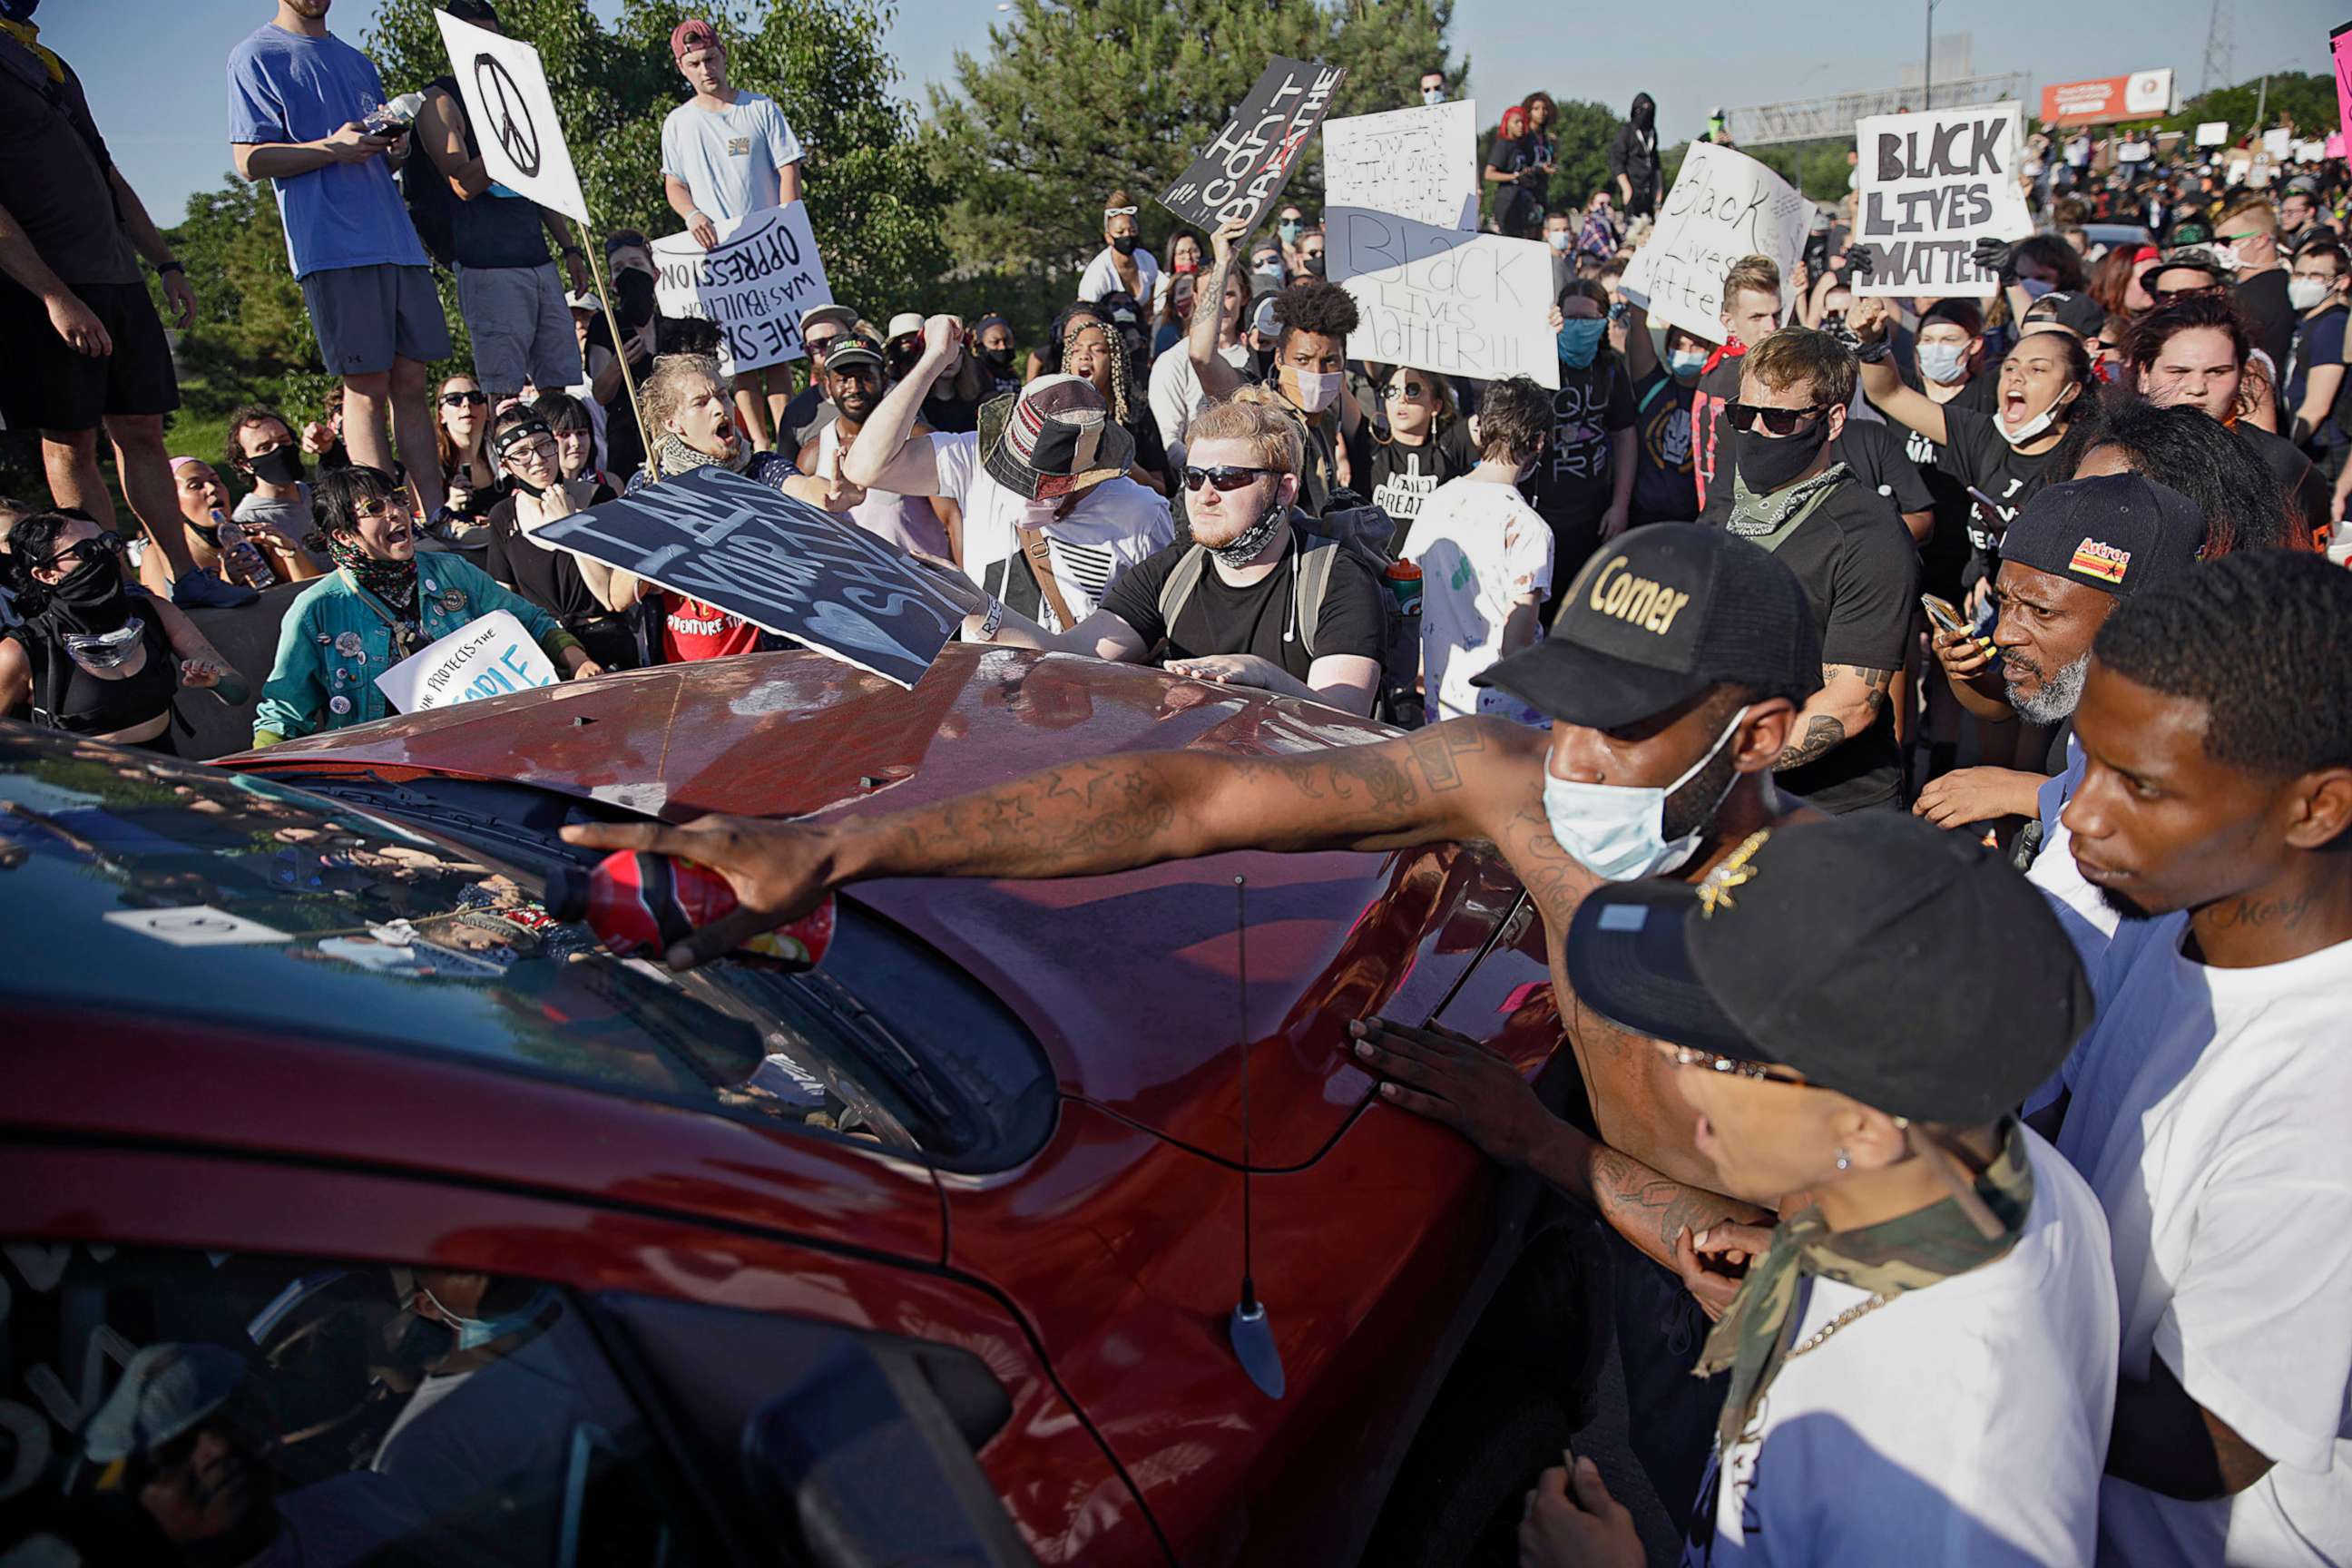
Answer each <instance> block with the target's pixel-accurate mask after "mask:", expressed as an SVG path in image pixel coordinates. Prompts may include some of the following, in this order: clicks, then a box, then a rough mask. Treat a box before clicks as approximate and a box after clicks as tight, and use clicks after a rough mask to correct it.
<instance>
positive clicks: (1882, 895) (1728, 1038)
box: [1568, 812, 2092, 1126]
mask: <svg viewBox="0 0 2352 1568" xmlns="http://www.w3.org/2000/svg"><path fill="white" fill-rule="evenodd" d="M1568 974H1569V981H1570V984H1572V985H1574V986H1575V987H1576V994H1577V998H1578V1000H1580V1002H1582V1003H1583V1004H1584V1005H1587V1006H1589V1007H1591V1008H1592V1009H1593V1010H1594V1011H1595V1012H1597V1013H1599V1014H1600V1015H1601V1016H1602V1017H1605V1018H1607V1019H1609V1020H1610V1021H1611V1022H1612V1023H1614V1024H1617V1025H1619V1026H1622V1027H1623V1028H1627V1029H1631V1030H1633V1032H1634V1033H1636V1034H1642V1035H1648V1036H1652V1037H1655V1038H1657V1039H1661V1040H1667V1041H1671V1042H1673V1043H1674V1044H1676V1045H1685V1046H1692V1047H1696V1048H1698V1049H1700V1050H1705V1051H1713V1052H1715V1053H1716V1054H1717V1055H1718V1056H1726V1057H1736V1058H1741V1059H1743V1060H1747V1061H1759V1062H1772V1063H1777V1064H1779V1065H1780V1066H1783V1067H1788V1068H1795V1069H1796V1070H1797V1071H1799V1072H1801V1073H1802V1074H1803V1075H1804V1076H1805V1080H1806V1081H1807V1082H1808V1083H1809V1084H1812V1085H1814V1086H1816V1087H1819V1088H1822V1089H1836V1090H1837V1091H1838V1092H1840V1093H1842V1094H1846V1095H1850V1096H1852V1097H1853V1099H1855V1100H1860V1101H1861V1102H1862V1103H1864V1105H1869V1106H1874V1107H1875V1108H1876V1109H1878V1110H1883V1111H1885V1112H1886V1113H1887V1114H1888V1115H1890V1116H1907V1117H1911V1118H1913V1119H1914V1120H1916V1121H1941V1122H1948V1123H1952V1124H1955V1125H1959V1126H1975V1125H1978V1124H1979V1123H1982V1122H1987V1121H1993V1120H1994V1119H1995V1118H1997V1117H1999V1116H2000V1115H2002V1114H2003V1113H2005V1112H2007V1111H2009V1110H2013V1109H2015V1108H2016V1107H2017V1106H2018V1105H2019V1104H2020V1103H2021V1102H2022V1101H2023V1100H2024V1099H2025V1097H2026V1096H2027V1095H2029V1094H2031V1093H2032V1091H2033V1090H2034V1089H2035V1088H2036V1087H2038V1086H2039V1085H2041V1084H2042V1083H2043V1082H2044V1081H2046V1080H2047V1079H2049V1077H2050V1075H2051V1074H2053V1072H2055V1071H2057V1070H2058V1068H2059V1067H2060V1066H2061V1065H2062V1064H2063V1062H2064V1061H2065V1059H2066V1053H2067V1052H2068V1051H2069V1050H2071V1049H2073V1048H2074V1041H2075V1039H2076V1038H2077V1037H2080V1036H2081V1034H2082V1033H2083V1031H2084V1029H2085V1028H2087V1027H2089V1026H2090V1023H2091V1014H2092V999H2091V987H2090V984H2089V982H2088V981H2087V980H2085V979H2084V974H2083V964H2082V961H2081V960H2080V959H2078V958H2077V957H2075V955H2074V943H2073V942H2069V941H2067V939H2066V933H2065V931H2064V930H2063V928H2061V927H2060V925H2059V923H2058V917H2057V916H2056V915H2054V914H2053V913H2052V912H2051V910H2050V905H2049V901H2048V900H2046V899H2044V898H2043V897H2042V892H2041V890H2040V889H2037V888H2035V887H2034V886H2033V885H2032V883H2030V882H2028V881H2027V880H2026V879H2024V878H2023V877H2022V876H2021V875H2020V874H2019V873H2018V872H2017V871H2016V870H2015V869H2014V868H2011V866H2010V864H2009V862H2008V860H2007V859H2006V858H2004V857H2003V856H2001V855H2000V854H1999V853H1998V852H1996V851H1994V850H1991V849H1988V848H1987V847H1985V846H1984V845H1983V844H1981V843H1979V841H1978V840H1977V839H1976V837H1974V836H1973V835H1971V834H1968V833H1948V832H1945V831H1943V830H1941V829H1939V828H1935V827H1931V826H1928V825H1927V823H1925V822H1922V821H1920V820H1919V819H1918V818H1916V817H1914V816H1908V815H1906V814H1904V813H1899V812H1858V813H1855V814H1854V815H1853V816H1841V817H1832V818H1831V819H1829V820H1827V821H1825V822H1801V823H1795V824H1790V825H1784V826H1780V827H1777V828H1772V829H1769V830H1767V835H1766V836H1765V837H1763V840H1762V842H1761V843H1760V844H1752V845H1749V846H1743V847H1742V848H1741V849H1740V850H1739V851H1738V852H1735V853H1734V854H1733V855H1732V857H1731V858H1729V859H1727V860H1726V861H1725V862H1724V863H1723V864H1722V865H1720V866H1718V867H1717V868H1716V869H1715V870H1714V871H1712V872H1710V873H1708V875H1707V877H1706V879H1705V880H1704V881H1702V882H1700V883H1699V884H1698V885H1697V886H1696V887H1693V886H1691V885H1690V884H1688V883H1685V882H1677V881H1641V882H1606V883H1603V884H1601V886H1600V887H1598V888H1596V889H1593V890H1592V891H1591V892H1590V893H1587V894H1586V895H1585V897H1584V901H1583V902H1582V903H1581V904H1580V905H1579V906H1578V908H1577V911H1576V918H1575V920H1574V921H1572V922H1571V923H1570V927H1569V934H1568Z"/></svg>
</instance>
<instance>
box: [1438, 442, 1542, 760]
mask: <svg viewBox="0 0 2352 1568" xmlns="http://www.w3.org/2000/svg"><path fill="white" fill-rule="evenodd" d="M1551 551H1552V539H1551V530H1550V529H1549V527H1547V526H1546V525H1545V523H1544V520H1543V517H1542V515H1541V514H1540V513H1538V511H1537V510H1536V509H1535V508H1533V507H1531V506H1529V505H1528V503H1527V501H1526V500H1525V499H1524V498H1523V497H1521V496H1520V494H1519V492H1518V489H1517V487H1516V486H1513V485H1496V484H1489V483H1487V482H1486V480H1484V479H1473V478H1471V477H1470V476H1468V475H1466V474H1465V475H1464V476H1463V477H1462V478H1460V479H1448V480H1447V481H1446V482H1445V483H1444V484H1442V485H1440V486H1438V487H1437V489H1434V490H1433V491H1432V492H1431V493H1430V495H1429V498H1428V499H1427V500H1424V501H1423V502H1422V503H1421V513H1420V515H1419V516H1417V517H1415V518H1414V519H1413V520H1412V531H1411V532H1409V533H1407V534H1406V535H1405V541H1404V558H1405V559H1406V560H1408V561H1412V562H1415V563H1418V564H1419V565H1420V567H1421V679H1422V688H1423V690H1424V691H1426V692H1428V693H1429V696H1430V702H1431V709H1432V711H1431V714H1430V722H1432V723H1435V722H1437V721H1439V720H1441V719H1459V718H1463V717H1465V715H1468V714H1473V713H1478V712H1482V711H1487V710H1489V708H1490V707H1491V710H1493V711H1496V712H1501V713H1508V714H1511V715H1513V716H1516V715H1517V711H1518V709H1519V707H1520V704H1519V703H1518V702H1517V700H1515V699H1513V698H1512V697H1511V696H1510V695H1509V694H1508V693H1507V692H1502V691H1495V690H1491V689H1480V688H1478V687H1475V686H1473V685H1471V684H1470V680H1471V678H1472V677H1473V676H1476V675H1483V674H1485V673H1486V669H1487V668H1488V667H1489V666H1491V665H1492V664H1494V663H1495V661H1496V660H1497V659H1499V658H1502V657H1503V623H1504V622H1505V621H1506V620H1507V619H1508V618H1509V616H1510V614H1511V602H1512V601H1513V600H1514V599H1521V598H1526V597H1527V596H1528V595H1534V596H1535V598H1536V599H1537V601H1538V603H1540V602H1541V600H1542V599H1543V596H1544V595H1546V594H1548V593H1549V592H1550V591H1551Z"/></svg>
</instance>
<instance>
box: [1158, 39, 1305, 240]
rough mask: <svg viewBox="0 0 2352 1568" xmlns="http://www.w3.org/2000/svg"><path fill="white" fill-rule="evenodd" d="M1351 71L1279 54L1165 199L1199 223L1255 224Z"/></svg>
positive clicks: (1181, 214)
mask: <svg viewBox="0 0 2352 1568" xmlns="http://www.w3.org/2000/svg"><path fill="white" fill-rule="evenodd" d="M1347 74H1348V72H1347V70H1346V68H1344V67H1340V66H1327V65H1318V64H1317V63H1316V62H1315V61H1313V60H1292V59H1285V58H1282V57H1281V56H1279V55H1277V56H1276V57H1275V58H1274V60H1273V62H1272V63H1271V64H1269V65H1268V66H1267V67H1266V68H1265V75H1263V76H1261V77H1259V78H1258V79H1257V85H1256V86H1255V87H1253V88H1251V89H1249V96H1248V97H1247V98H1244V99H1243V100H1242V106H1241V107H1240V108H1239V109H1237V110H1234V117H1233V119H1232V120H1230V121H1227V122H1226V124H1225V128H1224V129H1223V131H1220V132H1217V139H1216V140H1215V141H1213V142H1210V143H1209V145H1208V149H1207V151H1205V152H1203V153H1202V154H1201V155H1200V156H1199V157H1197V158H1195V159H1193V160H1192V167H1191V168H1189V169H1186V170H1185V171H1184V174H1183V176H1182V177H1181V179H1179V180H1178V181H1177V182H1176V183H1175V184H1172V185H1171V186H1169V187H1168V190H1167V193H1166V194H1165V195H1162V196H1161V197H1160V205H1161V206H1163V207H1166V208H1167V209H1168V210H1169V211H1170V212H1172V213H1174V214H1175V215H1176V216H1178V217H1180V218H1181V219H1182V220H1183V221H1184V222H1186V223H1188V224H1191V225H1192V226H1195V227H1198V228H1204V229H1205V228H1215V227H1217V226H1219V225H1220V224H1223V223H1227V222H1232V221H1236V220H1238V221H1240V222H1241V223H1243V224H1244V225H1245V226H1248V227H1252V228H1255V227H1256V226H1257V224H1258V222H1259V220H1260V219H1262V218H1264V217H1265V209H1266V208H1267V207H1268V206H1269V205H1272V204H1273V202H1274V199H1275V198H1276V196H1278V195H1281V194H1282V187H1283V185H1284V184H1285V183H1286V182H1287V181H1288V180H1289V178H1290V171H1291V170H1292V169H1294V168H1296V167H1297V163H1298V155H1299V153H1302V152H1304V151H1305V150H1306V147H1307V138H1308V137H1309V136H1312V135H1313V134H1315V128H1316V127H1317V126H1318V125H1319V124H1321V123H1322V122H1323V116H1324V115H1325V114H1326V113H1327V112H1328V111H1329V110H1330V108H1331V94H1332V93H1333V92H1334V91H1336V90H1338V89H1339V79H1340V78H1342V77H1344V76H1346V75H1347Z"/></svg>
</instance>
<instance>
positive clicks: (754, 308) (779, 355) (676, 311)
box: [653, 202, 833, 375]
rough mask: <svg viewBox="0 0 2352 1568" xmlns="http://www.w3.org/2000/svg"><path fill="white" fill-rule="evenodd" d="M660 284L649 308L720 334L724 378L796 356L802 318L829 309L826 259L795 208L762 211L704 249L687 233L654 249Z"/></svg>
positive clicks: (730, 226)
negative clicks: (711, 325)
mask: <svg viewBox="0 0 2352 1568" xmlns="http://www.w3.org/2000/svg"><path fill="white" fill-rule="evenodd" d="M653 253H654V265H655V266H656V268H660V270H661V277H660V278H659V279H657V280H656V283H655V285H654V304H655V306H656V308H657V309H658V310H660V311H661V313H662V314H663V315H665V316H679V317H685V316H691V317H694V318H696V319H697V320H698V321H709V322H712V323H714V324H716V325H717V327H718V328H719V331H720V333H721V334H722V336H721V339H720V342H719V368H720V369H721V370H723V371H725V372H726V373H727V374H729V375H733V374H736V373H737V372H739V371H746V370H758V369H760V368H761V366H762V365H771V364H782V363H785V362H787V361H789V360H796V359H798V358H800V357H801V355H802V353H803V349H802V348H801V312H802V311H803V310H812V309H814V307H816V306H818V305H830V304H832V303H833V287H832V285H830V284H829V283H827V282H826V281H825V278H824V258H823V257H821V256H819V255H818V254H817V249H816V237H815V236H814V235H813V234H811V233H810V232H809V220H808V208H807V207H806V206H804V205H802V204H801V203H799V202H791V203H788V204H786V205H783V206H780V207H762V208H761V209H760V210H759V211H758V212H753V213H745V214H744V215H743V216H741V217H740V218H737V219H735V220H733V221H732V222H730V223H725V224H721V225H719V243H718V244H716V245H714V246H712V247H710V248H709V249H708V250H705V249H703V248H702V245H701V242H700V241H698V240H697V239H696V238H695V237H694V236H692V235H690V234H673V235H669V236H667V237H663V238H661V239H657V240H655V241H654V243H653Z"/></svg>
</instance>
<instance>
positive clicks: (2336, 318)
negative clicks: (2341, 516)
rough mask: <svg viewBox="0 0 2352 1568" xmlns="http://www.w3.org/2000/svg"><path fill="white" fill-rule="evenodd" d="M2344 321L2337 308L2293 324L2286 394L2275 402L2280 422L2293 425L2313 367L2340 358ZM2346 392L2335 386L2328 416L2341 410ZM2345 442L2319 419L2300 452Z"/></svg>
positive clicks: (2342, 311)
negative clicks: (2334, 397) (2281, 420)
mask: <svg viewBox="0 0 2352 1568" xmlns="http://www.w3.org/2000/svg"><path fill="white" fill-rule="evenodd" d="M2348 319H2352V315H2348V314H2347V311H2346V310H2345V309H2344V308H2343V307H2342V306H2340V305H2339V306H2336V308H2334V309H2333V310H2324V311H2322V312H2321V313H2320V314H2318V315H2316V316H2311V317H2306V318H2305V319H2304V320H2303V321H2297V322H2296V323H2295V324H2294V353H2290V354H2289V355H2287V362H2286V392H2285V394H2284V395H2283V396H2282V397H2280V399H2279V417H2280V418H2281V419H2283V420H2284V421H2286V422H2287V423H2289V424H2292V423H2294V411H2295V410H2296V409H2298V408H2300V407H2302V406H2303V395H2304V384H2305V382H2306V381H2307V380H2309V379H2310V376H2311V367H2312V366H2313V365H2315V364H2335V363H2338V362H2339V361H2341V360H2342V359H2343V358H2344V324H2345V322H2346V321H2347V320H2348ZM2347 391H2352V386H2347V384H2346V383H2342V382H2339V383H2338V384H2336V401H2335V402H2334V403H2332V404H2330V405H2329V409H2330V411H2331V412H2332V411H2333V410H2335V409H2337V408H2341V407H2343V406H2344V398H2345V395H2346V393H2347ZM2347 441H2352V436H2347V435H2345V433H2344V432H2343V431H2342V430H2340V429H2338V428H2337V427H2336V421H2335V420H2334V419H2322V420H2321V421H2320V422H2319V427H2318V428H2317V429H2315V430H2314V431H2313V432H2312V433H2311V437H2310V439H2309V440H2308V441H2307V442H2306V443H2305V447H2304V449H2305V451H2306V452H2309V451H2321V452H2324V451H2326V450H2327V449H2328V448H2329V447H2340V446H2342V445H2344V444H2345V443H2346V442H2347Z"/></svg>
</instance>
